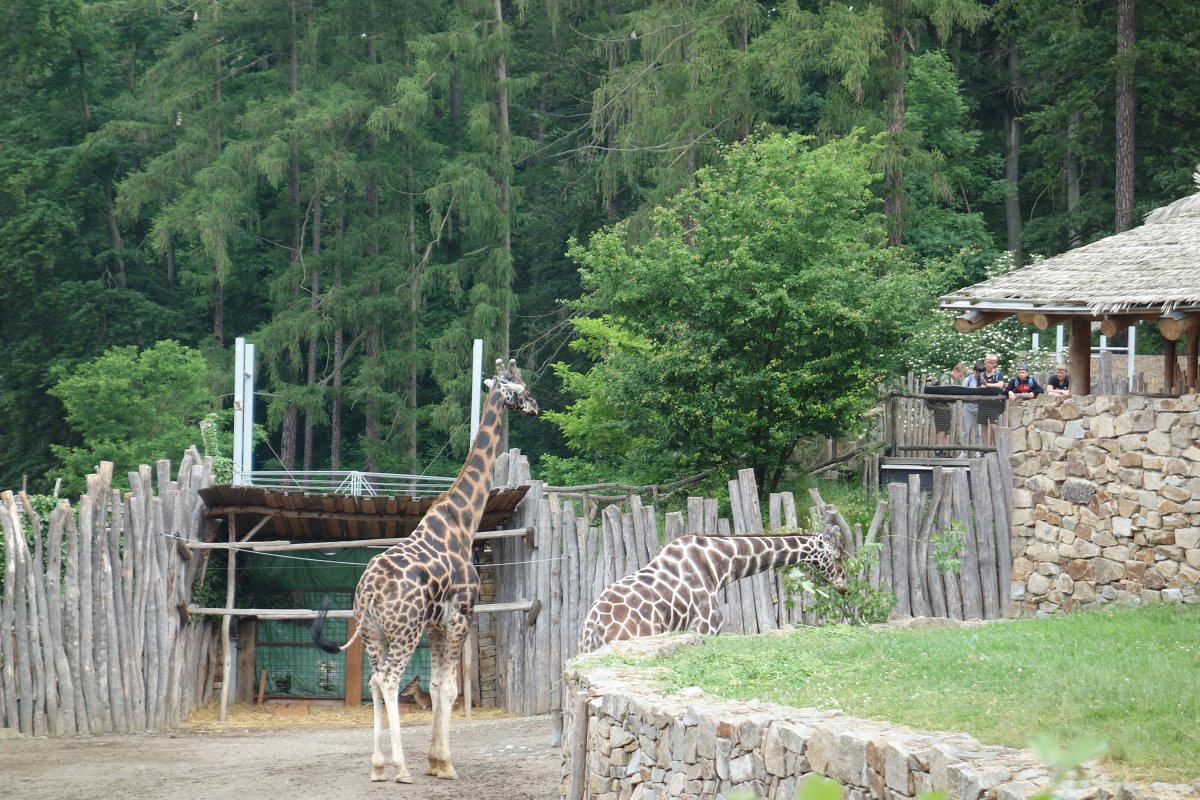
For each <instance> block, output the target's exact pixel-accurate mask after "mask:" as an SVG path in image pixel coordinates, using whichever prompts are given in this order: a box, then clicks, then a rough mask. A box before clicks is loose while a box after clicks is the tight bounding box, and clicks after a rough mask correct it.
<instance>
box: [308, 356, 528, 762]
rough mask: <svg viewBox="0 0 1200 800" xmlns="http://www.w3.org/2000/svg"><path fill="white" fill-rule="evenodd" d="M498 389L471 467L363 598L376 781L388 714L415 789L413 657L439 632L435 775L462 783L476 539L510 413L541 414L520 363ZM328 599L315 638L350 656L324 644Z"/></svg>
mask: <svg viewBox="0 0 1200 800" xmlns="http://www.w3.org/2000/svg"><path fill="white" fill-rule="evenodd" d="M485 383H486V384H487V386H488V389H489V390H490V391H489V392H488V398H487V404H486V405H485V407H484V410H483V414H482V417H481V419H480V423H479V431H478V432H477V433H476V434H475V441H474V442H473V443H472V444H471V452H470V453H469V454H468V455H467V461H466V463H465V464H464V465H463V468H462V470H461V471H460V472H459V473H458V477H457V478H455V480H454V483H453V484H452V485H451V486H450V488H449V489H448V490H446V492H445V494H443V495H441V496H440V497H438V499H437V500H436V501H434V503H433V505H432V506H430V507H429V510H428V511H426V512H425V516H424V517H422V519H421V522H420V523H419V524H418V525H417V527H416V529H415V530H414V531H413V532H412V534H411V535H410V536H409V537H408V538H407V539H405V540H404V541H402V542H400V543H399V544H396V545H394V546H392V547H390V548H388V549H387V550H385V551H384V552H382V553H380V554H379V555H377V556H375V557H374V558H372V559H371V560H370V561H369V562H368V563H367V566H366V569H364V570H363V574H362V577H361V578H360V579H359V581H358V587H357V588H356V589H355V591H354V619H355V620H356V621H357V623H358V628H357V630H356V631H355V636H358V637H360V638H361V639H362V643H363V648H364V649H365V650H366V651H367V658H368V659H369V660H370V662H371V681H370V686H371V703H372V706H373V707H374V723H375V749H374V752H373V754H372V756H371V780H373V781H385V780H387V772H386V771H385V765H386V761H385V759H384V755H383V714H382V712H383V710H384V708H386V709H387V717H388V728H389V731H390V733H391V744H392V764H393V765H394V767H395V780H396V782H397V783H412V777H411V775H410V774H409V771H408V768H407V767H406V766H405V763H404V750H403V748H402V747H401V744H400V697H399V693H400V680H401V678H402V677H403V675H404V671H405V668H406V667H407V666H408V660H409V658H410V657H411V656H412V653H413V650H414V649H415V648H416V646H417V642H418V641H420V638H421V633H422V632H423V631H427V632H428V634H429V658H430V668H431V669H430V671H431V676H430V681H429V694H430V702H431V704H432V706H433V732H432V735H431V741H430V745H429V763H428V766H427V767H426V768H425V773H426V774H427V775H434V776H436V777H438V778H447V779H454V778H457V777H458V773H457V772H455V770H454V765H453V764H452V763H451V761H450V741H449V732H450V709H451V705H452V704H453V703H454V699H455V697H456V696H457V695H458V691H457V689H458V687H457V685H456V681H455V678H456V675H457V671H458V655H459V651H460V649H461V647H462V643H463V639H464V638H465V637H466V635H467V628H468V626H469V625H470V622H471V614H472V613H473V611H474V608H475V602H476V600H477V599H478V597H479V574H478V573H477V572H476V571H475V567H474V565H472V563H471V542H472V540H473V539H474V537H475V531H476V530H477V529H478V527H479V522H480V519H481V518H482V517H483V511H484V506H485V505H486V504H487V498H488V493H489V492H490V491H491V488H492V468H493V466H494V465H495V462H496V456H497V455H498V454H499V450H500V442H501V437H500V433H501V423H502V422H503V413H504V411H505V410H506V409H507V410H510V411H519V412H521V413H522V414H528V415H530V416H537V413H538V405H537V401H536V400H534V399H533V397H532V396H531V395H530V394H529V391H528V390H527V389H526V388H525V383H524V381H523V380H522V378H521V373H520V372H519V371H518V370H517V367H516V362H514V361H509V364H508V368H507V369H505V368H504V362H502V361H500V360H499V359H497V361H496V377H495V379H494V380H493V379H489V380H487V381H485ZM328 605H329V603H328V598H327V599H326V602H325V604H324V606H323V607H322V609H321V611H320V613H319V614H318V615H317V618H316V620H315V621H314V622H313V629H312V635H313V641H315V642H316V643H317V645H318V646H319V647H320V648H321V649H322V650H325V651H326V652H329V653H336V652H338V651H339V650H345V649H346V648H347V647H349V646H350V644H351V642H353V641H354V636H352V637H350V641H348V642H346V644H344V645H341V646H340V647H339V646H338V644H337V643H336V642H331V641H328V640H326V639H323V638H322V637H321V629H322V627H323V626H324V624H325V615H326V613H327V612H328Z"/></svg>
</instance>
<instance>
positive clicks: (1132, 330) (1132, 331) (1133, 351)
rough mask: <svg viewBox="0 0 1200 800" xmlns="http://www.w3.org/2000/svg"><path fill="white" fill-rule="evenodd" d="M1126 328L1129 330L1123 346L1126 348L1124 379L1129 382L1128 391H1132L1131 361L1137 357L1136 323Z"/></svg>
mask: <svg viewBox="0 0 1200 800" xmlns="http://www.w3.org/2000/svg"><path fill="white" fill-rule="evenodd" d="M1126 330H1128V331H1129V334H1128V338H1126V340H1125V346H1126V347H1127V348H1128V349H1127V350H1126V355H1125V379H1126V380H1127V381H1128V382H1129V383H1128V389H1129V391H1130V392H1132V391H1133V366H1134V365H1133V362H1134V360H1135V359H1136V358H1137V325H1130V326H1129V327H1128V328H1127V329H1126Z"/></svg>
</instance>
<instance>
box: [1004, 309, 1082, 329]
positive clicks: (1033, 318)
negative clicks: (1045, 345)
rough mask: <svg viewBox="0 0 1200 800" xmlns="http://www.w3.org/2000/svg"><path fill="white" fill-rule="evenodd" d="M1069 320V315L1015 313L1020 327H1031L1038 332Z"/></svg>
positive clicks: (1029, 312) (1035, 312) (1040, 312)
mask: <svg viewBox="0 0 1200 800" xmlns="http://www.w3.org/2000/svg"><path fill="white" fill-rule="evenodd" d="M1070 319H1071V317H1070V316H1069V315H1065V314H1047V313H1045V312H1043V311H1020V312H1018V313H1017V320H1018V321H1019V322H1020V323H1021V324H1022V325H1033V326H1035V327H1036V328H1037V329H1038V330H1039V331H1044V330H1046V328H1049V327H1050V326H1051V325H1061V324H1062V323H1064V322H1067V321H1068V320H1070Z"/></svg>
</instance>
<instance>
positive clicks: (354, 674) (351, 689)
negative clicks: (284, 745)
mask: <svg viewBox="0 0 1200 800" xmlns="http://www.w3.org/2000/svg"><path fill="white" fill-rule="evenodd" d="M476 610H477V611H478V607H476ZM351 613H352V614H353V612H351ZM357 630H358V620H356V619H355V618H354V617H353V615H352V616H351V617H350V621H349V622H347V623H346V635H347V636H348V637H351V638H353V636H354V632H355V631H357ZM263 673H264V675H265V673H266V670H263ZM362 673H363V646H362V639H355V640H354V644H352V645H350V646H349V647H347V648H346V681H345V684H346V685H345V700H344V702H345V703H346V705H348V706H354V707H358V706H361V705H362V690H363V687H362ZM258 703H259V705H262V689H261V687H260V688H259V701H258Z"/></svg>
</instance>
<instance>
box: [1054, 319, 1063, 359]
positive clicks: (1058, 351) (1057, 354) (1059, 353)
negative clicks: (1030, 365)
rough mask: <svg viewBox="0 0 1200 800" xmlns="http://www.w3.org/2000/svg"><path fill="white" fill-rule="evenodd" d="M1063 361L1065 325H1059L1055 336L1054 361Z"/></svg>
mask: <svg viewBox="0 0 1200 800" xmlns="http://www.w3.org/2000/svg"><path fill="white" fill-rule="evenodd" d="M1062 361H1063V326H1062V325H1059V326H1058V329H1057V333H1056V335H1055V338H1054V363H1056V364H1061V363H1062Z"/></svg>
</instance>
